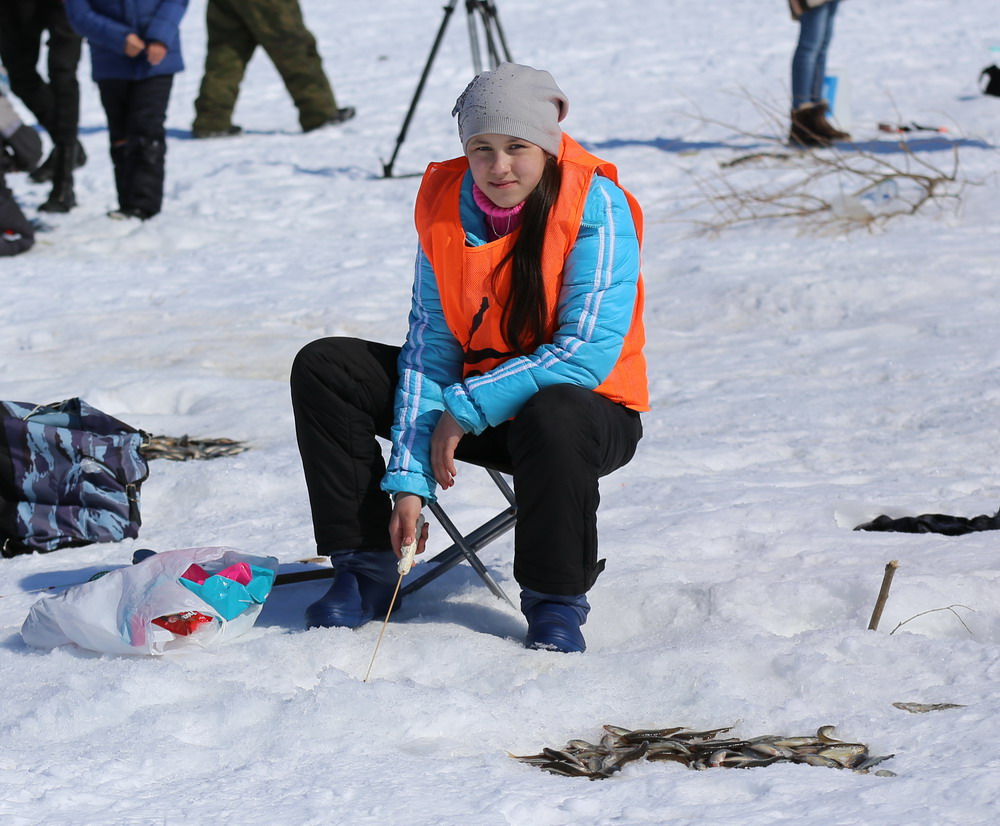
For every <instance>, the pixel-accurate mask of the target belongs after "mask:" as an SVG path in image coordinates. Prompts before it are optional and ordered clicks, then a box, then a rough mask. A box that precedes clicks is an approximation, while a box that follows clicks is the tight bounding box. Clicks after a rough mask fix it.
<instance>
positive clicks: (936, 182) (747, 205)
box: [692, 96, 981, 234]
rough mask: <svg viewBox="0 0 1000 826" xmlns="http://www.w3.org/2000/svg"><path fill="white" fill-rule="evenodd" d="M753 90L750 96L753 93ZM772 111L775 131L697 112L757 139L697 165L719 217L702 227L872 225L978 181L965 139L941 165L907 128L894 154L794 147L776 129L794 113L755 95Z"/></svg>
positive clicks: (707, 200)
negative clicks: (715, 168)
mask: <svg viewBox="0 0 1000 826" xmlns="http://www.w3.org/2000/svg"><path fill="white" fill-rule="evenodd" d="M748 97H749V96H748ZM750 99H751V102H752V103H753V104H754V107H755V109H756V110H757V112H758V113H759V114H760V115H761V116H762V117H763V118H764V119H765V121H766V125H767V126H769V127H770V129H765V131H768V132H770V134H761V133H760V132H756V131H754V132H752V131H748V130H746V129H743V128H740V127H736V126H733V125H732V124H726V123H723V122H721V121H717V120H714V119H711V118H707V117H705V116H704V115H703V114H701V113H699V114H698V115H697V116H696V119H698V120H699V121H701V122H702V123H705V124H712V125H715V126H722V127H724V128H726V129H728V130H730V131H732V132H734V133H735V134H737V135H739V136H741V137H743V138H749V139H752V140H753V141H755V142H756V143H758V144H759V143H760V142H764V144H765V146H764V148H762V149H756V148H755V149H753V150H752V151H749V152H747V153H746V154H744V155H740V156H738V157H735V158H732V159H729V160H725V161H722V162H720V164H719V172H718V173H717V174H715V175H709V176H705V175H698V174H695V173H692V178H693V180H694V182H695V186H696V187H697V188H698V191H699V192H700V194H701V196H702V202H701V204H700V205H705V204H707V205H710V206H711V207H712V209H713V210H714V211H715V214H716V217H715V218H709V219H701V220H696V221H695V224H696V226H697V227H698V228H699V229H700V230H701V231H703V232H709V233H718V232H720V231H721V230H723V229H726V228H728V227H734V226H737V225H740V224H746V223H750V222H754V221H771V220H787V219H791V220H793V221H795V222H797V223H798V224H800V225H801V227H802V228H803V229H805V230H808V231H812V232H817V233H820V234H829V233H846V232H850V231H853V230H858V229H867V230H869V231H873V230H875V229H876V228H879V227H881V226H883V225H884V224H886V223H888V222H889V221H891V220H892V219H894V218H897V217H900V216H904V215H915V214H916V213H917V212H920V211H921V210H924V209H926V208H928V207H929V206H932V205H933V206H937V207H939V208H944V207H945V206H946V205H953V206H954V208H955V209H957V208H958V205H959V203H960V201H961V197H962V194H963V191H964V188H965V187H966V186H968V185H978V184H979V183H981V182H979V181H970V180H967V179H964V178H962V177H961V176H960V171H959V170H960V157H959V146H958V144H957V143H953V145H952V146H951V151H950V153H949V154H950V162H949V163H947V164H942V165H938V164H936V163H934V162H932V161H931V160H929V159H928V158H926V157H924V156H923V155H921V154H919V153H918V152H915V151H914V150H913V148H912V147H911V146H910V144H909V143H908V141H907V139H906V136H905V135H901V136H900V138H899V140H898V141H897V142H895V144H894V145H893V144H889V143H888V142H886V141H880V142H879V145H881V146H893V152H894V154H893V155H889V154H887V153H885V152H880V151H877V148H876V147H874V146H872V144H870V143H868V144H866V143H851V142H845V143H842V144H835V145H833V146H830V147H818V148H808V149H798V148H789V147H788V146H786V145H785V144H784V143H783V142H782V141H781V140H780V139H778V138H775V137H774V135H775V134H779V135H783V134H784V132H785V131H786V129H787V123H786V120H787V115H786V114H785V113H784V112H783V111H778V109H777V108H776V107H775V106H774V105H769V104H766V103H764V102H761V101H759V100H754V99H753V98H750Z"/></svg>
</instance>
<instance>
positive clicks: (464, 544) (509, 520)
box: [399, 466, 517, 606]
mask: <svg viewBox="0 0 1000 826" xmlns="http://www.w3.org/2000/svg"><path fill="white" fill-rule="evenodd" d="M484 467H485V466H484ZM485 470H486V472H487V473H488V474H489V475H490V478H491V479H492V480H493V481H494V483H496V486H497V487H498V488H499V489H500V492H501V493H502V494H503V495H504V496H505V497H506V499H507V503H508V507H507V508H505V509H504V510H502V511H501V512H500V513H498V514H497V515H496V516H494V517H493V518H492V519H490V520H488V521H486V522H484V523H483V524H482V525H480V526H479V527H478V528H476V529H475V530H474V531H472V532H471V533H469V534H467V535H465V536H463V535H462V532H461V531H460V530H459V529H458V528H457V527H456V526H455V523H454V522H452V521H451V519H449V518H448V514H446V513H445V512H444V508H442V507H441V503H440V502H431V503H430V504H429V505H428V506H427V507H428V508H429V509H430V512H431V513H432V514H433V515H434V518H435V519H437V521H438V522H439V523H440V525H441V527H442V528H444V529H445V531H446V532H447V534H448V536H450V537H451V538H452V541H453V542H454V544H453V545H451V546H450V547H449V548H446V549H445V550H443V551H441V553H439V554H437V555H436V556H434V557H432V558H431V559H430V560H429V562H430V563H434V565H433V567H429V568H428V569H427V571H426V573H424V574H421V575H420V576H419V577H417V578H416V579H415V580H413V582H410V583H409V584H408V585H406V587H404V588H403V589H402V590H401V591H400V592H399V593H400V596H406V594H411V593H413V592H414V591H416V590H417V589H418V588H423V587H424V586H425V585H427V583H429V582H433V581H434V580H435V579H437V578H438V577H439V576H441V575H442V574H444V573H446V572H448V571H450V570H451V569H452V568H454V567H455V566H456V565H458V564H459V563H461V562H468V563H469V564H470V565H471V566H472V568H473V570H475V572H476V573H477V574H479V576H480V577H481V578H482V580H483V582H485V583H486V586H487V587H488V588H489V589H490V590H491V591H492V592H493V594H494V595H495V596H496V597H498V598H499V599H503V600H506V601H507V603H508V604H510V605H511V606H513V605H514V603H513V602H511V599H510V597H508V596H507V594H506V593H504V590H503V588H501V587H500V585H499V584H498V583H497V581H496V580H495V579H494V578H493V576H492V574H490V572H489V571H487V570H486V566H485V565H483V563H482V560H480V558H479V557H478V556H477V555H476V554H477V553H478V552H479V551H481V550H482V549H483V548H485V547H486V546H487V545H489V544H490V543H491V542H492V541H493V540H494V539H498V538H499V537H501V536H503V535H504V534H505V533H507V531H509V530H510V529H511V528H513V527H514V523H515V522H516V521H517V506H516V505H515V504H514V491H513V490H511V487H510V485H508V484H507V480H506V479H504V478H503V476H502V475H501V473H500V471H498V470H496V469H495V468H491V467H485Z"/></svg>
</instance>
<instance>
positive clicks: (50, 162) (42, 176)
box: [28, 141, 87, 184]
mask: <svg viewBox="0 0 1000 826" xmlns="http://www.w3.org/2000/svg"><path fill="white" fill-rule="evenodd" d="M86 162H87V153H86V152H84V151H83V144H82V143H80V141H77V142H76V160H75V161H74V162H73V168H74V169H79V168H80V167H81V166H83V165H84V164H85V163H86ZM55 170H56V148H55V147H53V149H52V152H50V153H49V156H48V157H47V158H46V159H45V161H44V162H43V163H42V164H41V166H39V167H38V168H37V169H36V170H35V171H34V172H32V173H31V174H30V175H29V176H28V177H29V178H30V179H31V180H33V181H34V182H35V183H36V184H44V183H46V182H48V181H51V180H52V177H53V175H54V174H55Z"/></svg>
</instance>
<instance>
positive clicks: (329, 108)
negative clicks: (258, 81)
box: [191, 0, 354, 138]
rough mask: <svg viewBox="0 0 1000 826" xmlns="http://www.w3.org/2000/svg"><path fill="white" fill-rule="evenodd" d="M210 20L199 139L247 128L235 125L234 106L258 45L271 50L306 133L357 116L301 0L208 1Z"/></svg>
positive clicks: (195, 131)
mask: <svg viewBox="0 0 1000 826" xmlns="http://www.w3.org/2000/svg"><path fill="white" fill-rule="evenodd" d="M206 24H207V26H208V50H207V52H206V54H205V74H204V76H203V77H202V81H201V90H200V91H199V93H198V99H197V100H196V101H195V103H194V108H195V119H194V123H193V124H192V126H191V134H192V135H193V136H194V137H195V138H218V137H226V136H230V135H238V134H240V133H241V132H242V131H243V130H242V129H241V128H240V127H239V126H234V125H233V121H232V117H233V109H234V108H235V106H236V98H237V97H238V96H239V93H240V83H241V82H242V80H243V75H244V73H245V72H246V68H247V64H248V63H249V62H250V58H251V57H252V56H253V53H254V51H256V49H257V47H258V46H261V47H263V49H264V51H265V52H267V56H268V57H270V58H271V61H272V62H273V63H274V67H275V68H276V69H277V70H278V73H279V74H280V75H281V79H282V80H283V81H284V83H285V88H286V89H288V93H289V94H290V95H291V96H292V101H293V102H294V103H295V106H296V108H297V109H298V110H299V124H300V125H301V126H302V131H303V132H311V131H313V130H314V129H319V128H320V127H321V126H326V125H328V124H338V123H343V122H344V121H347V120H350V119H351V118H353V117H354V107H352V106H345V107H343V108H340V107H338V106H337V101H336V98H334V95H333V89H332V88H331V86H330V81H329V80H328V79H327V77H326V74H325V73H324V72H323V61H322V60H321V59H320V56H319V52H318V51H317V49H316V38H315V37H314V36H313V34H312V32H310V31H309V30H308V29H307V28H306V24H305V21H304V20H303V19H302V9H301V8H299V2H298V0H208V9H207V12H206Z"/></svg>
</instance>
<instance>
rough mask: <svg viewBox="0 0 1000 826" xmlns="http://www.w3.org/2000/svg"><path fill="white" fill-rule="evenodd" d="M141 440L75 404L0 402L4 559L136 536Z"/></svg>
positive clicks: (142, 475)
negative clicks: (16, 555) (5, 557)
mask: <svg viewBox="0 0 1000 826" xmlns="http://www.w3.org/2000/svg"><path fill="white" fill-rule="evenodd" d="M144 438H145V434H144V433H142V432H141V431H139V430H136V429H135V428H133V427H130V426H129V425H127V424H125V423H124V422H120V421H118V419H114V418H112V417H111V416H109V415H107V414H106V413H102V412H101V411H100V410H98V409H96V408H94V407H91V406H90V405H89V404H87V403H86V402H85V401H83V400H82V399H77V398H74V399H68V400H66V401H63V402H57V403H55V404H49V405H33V404H26V403H24V402H0V551H2V553H3V555H4V556H14V555H15V554H22V553H31V552H33V551H39V552H41V553H45V552H47V551H54V550H57V549H58V548H65V547H71V546H75V545H89V544H90V543H92V542H117V541H119V540H121V539H125V538H126V537H127V538H130V539H134V538H135V537H136V536H138V534H139V525H140V524H141V520H140V518H139V486H140V485H141V484H142V482H144V481H145V479H146V477H147V476H148V475H149V466H148V465H147V464H146V460H145V459H144V458H143V457H142V455H141V454H140V452H139V446H140V445H141V444H142V442H143V439H144Z"/></svg>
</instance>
